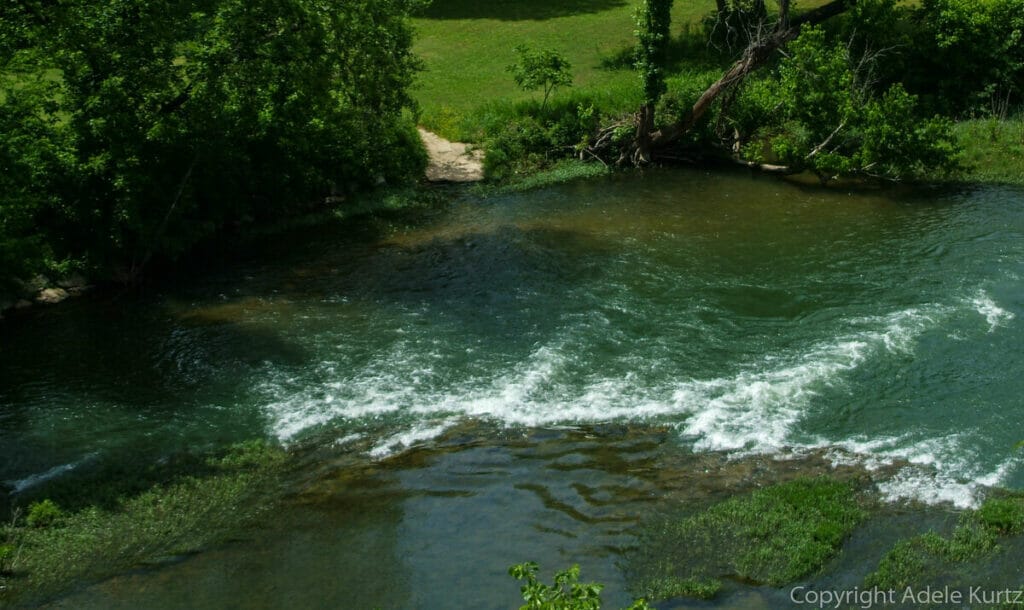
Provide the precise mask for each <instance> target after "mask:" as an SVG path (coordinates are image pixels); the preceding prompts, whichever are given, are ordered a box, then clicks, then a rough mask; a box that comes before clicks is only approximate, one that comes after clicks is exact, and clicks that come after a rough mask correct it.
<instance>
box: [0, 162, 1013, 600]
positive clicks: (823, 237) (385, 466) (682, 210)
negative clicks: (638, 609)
mask: <svg viewBox="0 0 1024 610" xmlns="http://www.w3.org/2000/svg"><path fill="white" fill-rule="evenodd" d="M212 263H213V264H211V265H210V267H211V268H208V269H203V270H201V271H195V273H194V274H192V275H189V276H188V277H185V276H184V275H183V276H182V277H181V278H180V280H179V281H177V282H169V283H167V284H166V285H162V286H161V287H159V289H154V290H153V291H151V293H150V294H146V295H141V296H139V295H130V296H122V297H120V298H117V299H113V298H107V297H104V298H97V299H92V300H81V301H78V302H75V303H72V304H69V305H67V306H62V307H61V308H56V309H53V310H49V311H45V312H32V313H30V314H27V315H25V316H22V317H21V318H20V319H17V320H15V321H14V322H13V323H5V325H4V326H3V327H2V329H0V333H2V334H0V338H2V343H0V346H2V347H0V349H2V352H0V481H4V484H5V485H6V486H7V487H8V491H9V493H11V494H19V493H31V490H32V489H33V488H34V487H35V486H38V485H42V484H44V482H45V481H46V480H52V479H54V478H57V477H74V476H77V474H76V473H79V472H82V471H85V470H88V469H89V468H92V467H94V465H96V464H101V463H104V462H110V461H119V462H134V463H140V464H142V463H146V462H147V461H151V460H158V459H160V458H161V457H163V456H166V455H169V454H172V453H174V452H177V451H182V450H188V449H195V448H210V447H218V446H222V445H225V444H228V443H231V442H234V441H238V440H243V439H249V438H253V437H265V438H269V439H275V440H278V441H280V442H282V443H285V444H289V445H312V446H315V447H319V448H321V449H329V451H330V452H333V453H334V454H337V455H340V456H345V459H346V460H352V459H355V460H356V462H351V463H361V464H364V465H365V464H370V465H372V466H373V468H374V469H375V471H374V472H375V474H374V475H373V476H369V475H365V476H364V475H360V477H355V478H353V477H352V476H347V475H345V474H344V473H346V472H349V471H350V470H351V468H355V466H345V467H341V466H339V467H338V468H334V469H331V468H327V469H326V470H325V469H324V467H323V465H322V464H320V465H310V466H309V468H307V469H306V472H307V476H309V478H310V481H307V482H305V483H303V485H304V486H305V488H308V489H314V490H320V491H319V492H317V493H314V492H309V491H307V492H304V494H305V496H303V495H302V494H300V496H301V497H305V498H307V500H308V501H307V500H303V501H293V502H291V503H290V504H289V506H290V507H291V508H290V509H289V510H288V513H289V514H288V516H287V518H283V519H282V520H281V522H282V523H286V524H288V527H286V528H282V529H279V530H276V531H275V532H274V533H273V536H274V538H275V540H276V542H275V543H274V544H267V543H259V544H257V543H252V542H250V543H248V544H249V546H246V544H245V543H240V544H239V545H235V546H230V547H228V548H226V549H221V550H216V551H211V552H209V553H205V554H203V555H200V556H198V557H194V558H190V559H188V560H186V561H183V562H181V563H180V564H176V565H174V566H171V567H167V568H164V569H161V570H157V571H155V572H152V571H151V572H146V573H144V574H141V575H136V576H132V577H128V578H127V579H119V580H115V581H111V582H110V583H107V584H105V585H100V587H99V588H98V589H92V590H89V591H87V592H86V593H85V594H84V595H85V597H84V598H83V597H79V598H73V599H75V603H76V604H80V605H79V606H78V607H86V606H88V605H89V604H90V603H92V605H93V607H104V605H103V604H106V605H107V606H110V605H111V604H114V603H115V601H114V600H118V599H119V600H121V602H118V603H123V604H124V605H125V607H129V606H132V605H133V604H135V605H136V606H137V605H138V604H137V603H136V602H137V601H138V600H139V599H147V600H150V601H152V600H153V599H158V598H164V597H167V596H171V597H172V598H173V596H172V594H171V591H174V590H182V591H185V593H182V595H186V594H187V595H191V596H193V598H194V599H195V600H198V601H197V602H196V604H195V605H193V606H192V607H229V606H230V605H231V604H229V603H227V601H226V600H229V599H235V598H238V596H241V595H243V593H242V591H250V592H251V593H249V594H246V595H249V597H246V598H245V599H247V600H249V602H251V603H243V602H238V603H239V605H240V606H241V607H258V604H256V601H255V600H258V599H265V600H266V604H267V607H280V606H281V605H282V604H285V603H287V604H288V605H294V604H298V605H301V606H310V607H316V606H318V605H319V606H321V607H372V606H373V605H375V604H376V605H382V606H383V607H443V606H444V603H441V602H443V599H442V598H440V597H436V596H439V595H442V594H443V595H448V594H449V589H450V588H451V587H452V586H456V587H458V591H459V592H460V593H459V594H460V595H462V596H463V597H461V598H460V599H463V600H464V601H466V602H467V603H469V605H471V606H473V607H502V606H503V605H504V606H509V605H511V603H514V601H515V596H516V586H515V584H514V583H512V581H511V579H509V578H508V577H507V576H504V575H503V574H504V568H505V567H507V565H508V564H510V563H513V562H516V561H521V560H526V559H535V560H538V561H540V562H542V565H543V566H544V567H545V568H550V569H554V568H555V567H560V566H561V567H564V564H567V563H570V562H571V561H582V560H581V559H580V557H583V558H585V559H589V560H592V561H591V563H590V564H589V565H588V564H585V565H584V578H592V579H595V580H602V581H604V582H606V583H611V584H610V585H609V591H611V589H616V587H614V586H612V585H614V584H615V583H620V584H621V583H622V577H621V575H620V574H619V572H618V570H617V568H616V558H617V557H618V555H619V553H620V551H621V548H622V547H623V546H624V545H626V546H628V544H630V540H631V538H630V534H629V527H628V526H629V525H630V524H635V522H636V520H637V519H638V518H639V516H640V515H641V514H642V513H643V510H644V509H643V506H645V501H644V500H642V499H638V496H637V491H636V490H637V489H643V490H644V492H643V493H641V494H639V495H640V496H641V497H650V496H660V495H662V494H664V493H665V491H666V490H667V489H672V487H671V485H668V486H666V485H667V484H665V483H664V482H662V483H660V484H659V483H652V482H650V481H647V482H646V483H645V482H644V481H645V480H646V479H644V478H643V477H639V478H638V476H637V475H636V474H635V473H634V472H633V471H632V470H631V468H632V466H631V465H630V459H629V457H630V456H633V453H631V452H632V451H633V449H634V448H635V447H634V446H633V443H635V442H637V441H635V440H630V439H633V435H631V434H628V433H624V434H621V435H617V434H611V435H602V434H597V435H596V436H595V439H597V440H594V441H593V442H594V443H595V446H594V447H593V448H591V449H592V451H604V452H606V453H607V456H605V457H606V461H605V462H602V465H600V466H598V467H594V468H569V467H566V468H565V469H562V470H559V464H561V463H562V462H560V461H559V460H569V461H570V462H573V461H583V462H586V461H587V459H589V458H588V457H587V456H588V455H589V454H588V453H587V451H590V450H591V449H584V448H580V446H578V443H577V441H573V440H567V439H565V438H563V437H564V433H555V432H552V434H554V435H555V437H556V440H553V441H552V440H545V441H543V442H540V441H531V442H526V443H525V444H524V445H523V446H521V447H520V446H517V445H516V443H517V442H520V441H519V440H517V439H521V438H522V437H523V436H524V435H525V436H526V437H529V438H533V436H534V435H536V434H541V433H542V431H544V430H556V431H557V430H562V429H565V428H566V427H569V428H577V427H581V426H582V428H580V429H581V430H594V429H595V428H594V426H597V427H598V428H597V429H600V428H601V426H604V425H610V426H625V427H626V429H639V428H642V429H646V430H656V431H658V432H657V433H654V432H651V433H649V434H647V435H646V436H645V438H647V439H648V440H647V441H645V442H647V443H648V444H649V445H650V446H649V447H646V448H645V449H644V451H646V452H649V453H651V454H652V455H657V456H661V457H658V458H657V460H664V459H668V458H666V457H664V456H670V455H675V454H679V455H690V454H693V455H694V456H695V457H694V458H693V459H697V458H699V456H707V459H712V457H713V458H714V459H716V460H717V459H719V458H722V459H727V458H732V459H733V461H734V462H735V461H736V458H739V457H744V456H745V457H750V456H764V457H765V458H768V459H769V460H771V459H773V458H775V457H792V456H793V455H802V454H813V455H815V456H824V457H823V458H822V459H825V460H826V461H828V462H830V463H834V464H848V465H855V466H858V467H865V468H869V469H882V470H885V471H886V473H887V475H886V476H885V477H879V483H878V485H879V490H880V491H881V493H882V494H883V496H884V497H886V498H888V499H889V500H891V501H893V502H900V501H903V500H919V501H923V502H927V503H933V504H943V505H948V506H955V507H967V506H972V505H974V504H976V503H977V502H978V500H979V498H981V497H982V495H983V494H984V490H985V488H986V487H988V486H992V485H1001V486H1009V487H1016V488H1019V487H1021V486H1024V467H1022V464H1021V460H1022V457H1024V456H1022V455H1021V452H1019V451H1016V450H1015V449H1014V445H1015V444H1016V443H1017V442H1018V441H1020V440H1022V439H1024V423H1022V417H1021V415H1022V409H1024V405H1022V401H1021V398H1020V396H1022V395H1024V375H1022V373H1024V353H1022V350H1021V348H1020V346H1021V344H1022V338H1024V322H1022V320H1021V316H1022V313H1024V281H1022V277H1024V193H1022V192H1021V191H1020V190H1019V189H1018V190H1014V189H1011V188H1001V187H984V188H977V189H963V190H956V191H948V190H945V191H944V190H924V191H891V190H885V191H867V192H846V191H843V190H838V189H828V190H823V189H819V188H804V187H799V186H795V185H790V184H786V183H783V182H779V181H776V180H773V179H765V178H751V177H749V176H747V175H745V174H730V173H705V172H698V171H673V172H649V173H647V174H645V175H643V176H628V177H614V178H608V179H602V180H595V181H588V182H582V183H574V184H569V185H563V186H559V187H554V188H550V189H545V190H542V191H536V192H531V193H526V194H520V195H511V196H505V197H495V198H490V199H486V200H483V201H476V200H469V199H462V200H459V201H456V202H454V203H452V204H451V205H449V206H447V207H445V208H444V209H442V210H437V211H433V212H429V213H415V214H412V213H410V214H407V215H403V214H397V215H396V214H391V215H386V216H380V217H377V218H368V219H362V220H359V221H356V222H350V223H347V224H344V225H341V226H337V227H325V228H321V229H318V230H316V231H313V232H310V233H308V234H299V235H296V236H294V237H293V238H291V239H288V240H279V241H278V242H277V243H275V244H273V245H268V246H267V247H266V248H265V250H264V251H262V252H258V253H254V254H253V255H252V256H250V257H247V258H245V259H244V260H242V261H237V260H236V261H232V262H230V263H223V264H217V263H216V262H212ZM463 429H467V430H471V432H465V433H462V432H460V431H461V430H463ZM581 433H582V432H581ZM453 435H454V437H455V438H458V439H462V440H461V441H457V442H456V441H451V440H450V439H451V438H453ZM559 438H561V439H562V440H557V439H559ZM652 438H656V439H657V441H656V442H654V441H651V440H650V439H652ZM446 439H448V440H446ZM574 443H577V444H574ZM439 445H444V447H446V448H445V449H444V450H440V449H439V450H438V452H434V453H432V452H431V449H432V448H437V447H439ZM410 447H416V448H420V449H419V450H418V451H413V453H414V454H418V453H422V452H423V451H425V452H426V453H424V454H423V455H426V456H429V457H427V458H424V460H426V462H427V465H422V464H419V465H410V464H407V463H405V462H403V460H407V459H408V449H409V448H410ZM557 447H562V449H563V450H561V451H560V450H558V449H557ZM553 448H554V449H553ZM615 456H617V457H615ZM650 459H655V458H650ZM657 460H655V462H656V463H658V464H660V463H661V462H658V461H657ZM345 464H350V461H346V462H345ZM361 468H362V467H361ZM684 470H685V469H684ZM565 473H569V474H565ZM719 483H721V485H718V487H717V489H719V490H721V489H728V488H730V485H731V484H730V483H728V482H724V483H722V482H721V481H719ZM645 485H646V487H645ZM700 485H701V483H700V479H699V478H698V479H696V480H693V481H691V483H690V484H689V486H688V489H694V488H696V487H699V486H700ZM707 485H708V487H716V484H715V482H714V480H709V481H708V483H707ZM588 490H591V491H593V490H604V491H600V493H598V492H594V493H596V494H597V495H594V496H593V498H597V499H599V500H600V501H599V502H597V503H596V504H594V505H593V506H596V507H597V508H594V511H596V512H594V513H593V514H592V513H590V512H588V511H589V510H591V508H588V507H591V503H590V499H593V498H590V499H588V498H589V496H588V494H589V493H591V491H588ZM644 494H646V496H644ZM677 495H678V494H677ZM682 495H684V496H685V495H686V494H682ZM310 498H315V500H314V499H310ZM552 507H554V508H552ZM559 507H560V508H559ZM570 509H571V510H570ZM606 517H607V519H606ZM304 524H305V525H304ZM549 529H550V530H551V531H547V530H549ZM352 548H357V549H359V553H358V554H356V555H353V554H352V553H351V549H352ZM342 549H348V550H342ZM331 557H335V558H347V559H346V561H344V562H342V563H338V561H340V559H339V560H338V561H332V560H329V558H331ZM358 557H362V560H361V562H360V561H358V560H357V558H358ZM485 558H486V559H485ZM314 564H315V565H317V566H321V567H320V568H317V569H314V568H313V567H311V566H313V565H314ZM357 564H358V565H357ZM282 566H284V567H282ZM323 566H334V568H335V569H328V568H327V567H323ZM200 568H201V569H200ZM200 573H201V574H203V575H204V576H203V578H202V579H199V580H198V582H197V576H196V575H197V574H200ZM303 574H305V575H307V576H306V581H305V582H304V581H303V577H302V575H303ZM176 579H180V580H176ZM506 580H507V581H508V583H506V586H505V588H506V589H508V590H507V591H504V590H501V585H500V584H498V583H504V581H506ZM264 581H266V582H265V584H263V585H257V583H260V582H264ZM182 582H189V583H194V584H190V585H189V586H188V587H187V588H185V589H181V583H182ZM161 583H167V584H166V585H161ZM161 587H163V588H161ZM617 590H619V591H620V592H619V593H610V594H612V595H618V596H619V597H616V598H615V599H621V600H626V598H627V597H628V596H626V594H625V593H624V592H621V587H618V588H617ZM146 591H160V592H161V593H160V595H156V596H155V597H151V598H150V597H145V595H146V593H145V592H146ZM355 591H358V592H359V593H358V594H356V593H355ZM232 592H234V593H232ZM375 592H376V593H375ZM90 595H95V596H96V597H95V598H94V601H93V602H89V601H88V599H90V598H89V596H90ZM232 595H233V596H234V597H231V596H232ZM111 596H112V597H111ZM224 596H228V597H224ZM289 596H291V597H289ZM510 596H511V597H510ZM606 597H607V595H606ZM190 599H191V598H190ZM499 599H500V600H506V601H505V602H504V603H500V602H497V601H496V600H499ZM758 599H760V598H758ZM96 600H100V601H96ZM345 600H349V602H351V603H349V602H346V601H345ZM508 600H511V601H508ZM627 601H628V600H627ZM623 603H624V602H623ZM758 603H760V602H758ZM766 603H767V602H766ZM254 604H255V605H254ZM144 605H146V606H147V607H148V606H149V603H146V604H144ZM754 605H755V606H756V604H754ZM166 607H175V605H174V603H168V604H167V605H166ZM452 607H469V606H467V605H466V604H464V603H457V604H453V605H452Z"/></svg>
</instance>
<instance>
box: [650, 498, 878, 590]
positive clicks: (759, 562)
mask: <svg viewBox="0 0 1024 610" xmlns="http://www.w3.org/2000/svg"><path fill="white" fill-rule="evenodd" d="M865 516H866V511H865V510H864V509H863V508H862V507H861V506H860V504H859V502H858V500H857V494H856V491H855V489H854V488H853V486H852V485H850V484H848V483H843V482H836V481H831V480H828V479H799V480H795V481H792V482H788V483H783V484H780V485H775V486H772V487H768V488H765V489H761V490H758V491H755V492H753V493H751V494H749V495H745V496H740V497H736V498H732V499H729V500H726V501H725V502H722V503H720V504H717V505H715V506H712V507H711V508H709V509H707V510H705V511H703V512H701V513H697V514H695V515H692V516H690V517H688V518H685V519H682V520H672V521H667V522H664V523H662V524H661V525H660V526H659V527H657V528H655V529H654V530H652V531H649V532H647V535H646V536H645V538H646V540H645V544H643V545H642V547H641V552H640V554H639V556H638V557H637V558H636V561H635V562H634V563H635V565H634V569H633V572H634V580H635V582H636V584H637V587H638V589H639V590H640V592H641V593H643V594H645V595H648V596H650V597H651V598H653V599H664V598H667V597H676V596H684V595H685V596H690V597H700V598H710V597H713V596H714V595H715V594H716V593H717V592H718V590H719V588H720V587H721V585H720V583H719V582H718V580H717V579H719V578H732V579H739V580H743V581H747V582H751V583H757V584H767V585H772V586H781V585H783V584H785V583H788V582H792V581H794V580H796V579H798V578H800V577H802V576H805V575H807V574H810V573H812V572H815V571H817V570H819V569H821V567H822V566H823V565H824V564H825V562H827V561H828V560H829V559H830V558H831V557H832V556H833V555H835V553H836V552H837V551H838V550H839V547H840V546H841V545H842V543H843V540H845V539H846V537H847V536H849V535H850V533H851V532H852V531H853V529H854V528H855V527H856V526H857V524H858V523H860V522H861V521H862V520H863V519H864V518H865Z"/></svg>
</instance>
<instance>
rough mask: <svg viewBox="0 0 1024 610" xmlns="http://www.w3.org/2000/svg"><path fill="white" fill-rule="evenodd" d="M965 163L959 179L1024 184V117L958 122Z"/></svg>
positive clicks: (957, 134) (958, 135) (957, 127)
mask: <svg viewBox="0 0 1024 610" xmlns="http://www.w3.org/2000/svg"><path fill="white" fill-rule="evenodd" d="M955 133H956V136H957V139H958V140H959V142H960V145H961V146H962V147H963V153H962V154H961V162H962V163H963V165H964V168H965V169H964V172H963V174H962V176H957V177H956V178H957V179H958V180H966V181H968V182H986V183H996V184H1016V185H1024V116H1018V117H1016V118H1011V119H1002V120H1000V119H996V118H984V119H971V120H966V121H961V122H959V123H957V124H956V127H955Z"/></svg>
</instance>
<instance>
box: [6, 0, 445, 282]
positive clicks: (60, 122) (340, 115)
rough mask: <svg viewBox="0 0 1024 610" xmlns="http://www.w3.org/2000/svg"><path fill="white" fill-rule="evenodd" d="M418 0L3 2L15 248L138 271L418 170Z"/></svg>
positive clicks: (9, 236) (18, 255)
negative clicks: (413, 94) (248, 224)
mask: <svg viewBox="0 0 1024 610" xmlns="http://www.w3.org/2000/svg"><path fill="white" fill-rule="evenodd" d="M417 5H418V0H352V1H348V2H343V3H333V4H324V3H318V2H313V1H311V0H256V1H255V2H251V1H244V0H209V1H207V2H201V3H172V2H144V1H142V0H112V1H111V2H103V3H95V2H87V1H85V0H69V1H68V2H60V3H44V4H40V5H38V7H36V8H35V9H31V8H25V7H30V4H26V3H15V5H14V6H11V5H10V3H8V4H5V5H4V8H2V9H0V74H3V75H4V78H3V81H2V83H0V87H2V89H0V117H2V118H0V123H2V125H0V127H2V129H3V131H2V133H0V164H2V166H3V167H2V170H3V171H2V172H0V176H3V177H2V178H0V188H2V194H0V211H2V212H3V213H4V214H3V216H4V221H3V224H2V226H0V258H3V259H10V260H13V261H15V262H17V261H18V260H21V261H25V262H26V265H25V266H36V265H37V262H36V261H33V260H30V256H29V253H30V252H34V251H36V250H37V249H38V248H41V247H42V246H46V247H49V248H51V249H52V250H53V255H54V257H56V258H57V259H61V260H63V259H68V258H70V259H76V260H82V261H83V262H84V263H85V264H88V265H90V266H94V267H101V268H107V267H112V266H115V265H125V266H127V267H129V269H132V268H135V269H137V268H139V267H141V266H143V265H144V263H145V261H146V260H148V259H149V258H150V257H151V256H154V255H155V256H165V257H169V258H173V257H174V256H176V255H179V254H181V253H182V252H184V251H186V250H187V249H188V248H190V247H191V246H192V245H193V244H195V243H196V242H197V241H198V240H200V239H202V238H204V237H206V236H209V235H210V234H212V233H214V232H216V231H217V230H218V229H220V228H221V227H223V226H225V225H227V224H229V223H232V222H235V221H239V220H241V219H243V218H256V219H276V218H278V217H279V216H281V215H285V214H289V213H295V212H298V211H301V210H303V209H305V208H308V207H309V206H310V205H311V204H313V203H316V202H321V201H323V199H324V196H325V195H327V194H329V193H330V191H331V190H332V189H334V190H337V189H341V190H344V191H351V190H355V189H360V188H366V187H370V186H373V185H374V184H376V183H377V182H379V181H381V180H386V181H399V180H404V179H408V178H409V177H412V176H416V175H418V174H419V173H420V171H421V170H422V168H423V167H424V165H425V156H424V154H423V153H422V150H421V145H420V144H419V141H418V139H416V138H414V137H413V136H412V135H411V134H412V122H411V120H410V119H409V118H407V116H406V115H405V114H404V111H405V109H408V108H412V107H413V106H414V104H413V102H412V100H411V98H410V97H409V96H408V93H407V89H408V87H409V86H410V84H411V82H412V78H413V74H414V72H415V71H416V70H417V68H418V66H419V63H418V61H417V60H416V59H415V58H414V57H413V55H412V53H411V45H412V29H411V27H410V25H409V23H408V14H409V11H410V10H412V9H413V8H414V7H415V6H417ZM353 50H358V51H357V52H354V51H353ZM10 211H17V214H8V212H10ZM8 218H10V220H8ZM45 254H46V253H43V255H38V256H36V257H35V259H44V258H46V255H45ZM5 262H6V261H5ZM29 263H31V264H29ZM8 268H12V267H5V269H4V271H5V272H6V271H7V269H8Z"/></svg>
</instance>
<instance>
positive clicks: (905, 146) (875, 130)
mask: <svg viewBox="0 0 1024 610" xmlns="http://www.w3.org/2000/svg"><path fill="white" fill-rule="evenodd" d="M850 48H851V47H850V46H849V45H847V44H843V43H830V42H829V41H828V40H827V38H826V35H825V32H824V30H823V29H822V28H820V27H813V28H808V29H806V30H805V31H804V33H803V34H801V35H800V37H799V38H798V39H797V40H795V41H794V42H793V43H791V44H790V46H789V53H788V56H787V57H786V58H785V59H784V60H783V61H782V62H781V64H780V65H779V68H778V74H777V79H776V80H775V81H774V84H773V85H770V89H771V93H770V96H771V98H773V99H775V100H778V102H777V106H776V108H775V111H776V116H777V117H778V118H777V119H776V121H775V122H773V123H770V124H769V125H768V126H765V127H762V128H761V134H760V135H761V137H758V138H754V140H753V142H752V143H751V144H750V145H748V147H747V153H748V155H749V156H751V157H754V158H759V157H761V156H762V155H761V151H762V149H763V142H764V141H765V140H766V141H767V142H768V143H769V146H770V148H771V149H772V151H773V152H774V155H775V156H776V157H777V159H778V160H779V161H781V162H782V163H785V164H786V165H788V166H790V168H792V169H793V170H795V171H799V170H804V169H807V170H811V171H813V172H815V173H816V174H818V175H819V176H820V177H821V178H822V179H823V180H827V179H829V178H832V177H834V176H838V175H843V174H856V173H861V174H869V175H874V176H879V177H885V178H890V179H902V178H907V177H912V176H915V175H918V174H922V173H925V172H927V171H932V170H949V169H952V168H953V166H954V165H955V164H954V161H953V159H954V156H955V152H956V147H955V144H954V140H953V136H952V133H951V131H950V129H951V124H950V123H949V121H948V120H944V119H940V118H925V117H922V116H921V115H920V112H919V111H918V108H917V100H916V98H915V97H914V96H912V95H910V94H908V93H907V92H906V90H905V89H904V88H903V87H902V85H899V84H896V85H892V86H891V87H890V88H889V89H888V90H887V91H885V92H884V93H883V94H882V95H877V94H876V93H875V91H874V90H873V84H874V83H873V81H872V78H871V72H870V63H871V61H872V58H871V57H861V58H854V57H852V56H851V52H850Z"/></svg>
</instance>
